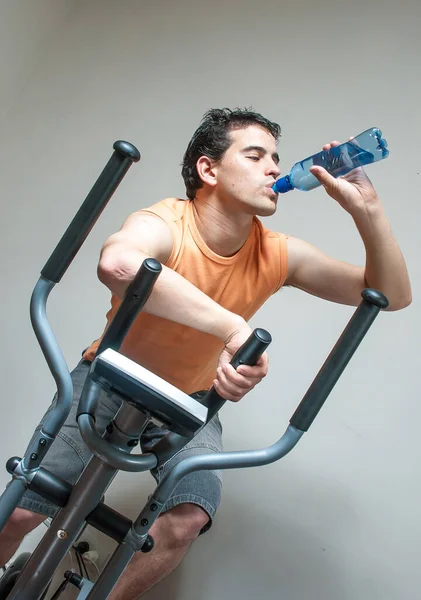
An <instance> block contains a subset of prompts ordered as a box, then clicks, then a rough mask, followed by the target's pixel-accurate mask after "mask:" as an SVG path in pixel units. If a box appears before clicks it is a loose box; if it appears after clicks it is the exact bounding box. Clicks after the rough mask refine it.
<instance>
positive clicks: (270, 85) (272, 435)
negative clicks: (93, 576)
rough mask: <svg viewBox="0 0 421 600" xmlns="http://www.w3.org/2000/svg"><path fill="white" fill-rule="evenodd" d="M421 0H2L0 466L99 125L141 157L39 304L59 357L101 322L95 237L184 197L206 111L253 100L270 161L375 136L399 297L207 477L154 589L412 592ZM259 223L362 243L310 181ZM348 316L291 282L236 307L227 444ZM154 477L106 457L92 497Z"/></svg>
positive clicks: (270, 595)
mask: <svg viewBox="0 0 421 600" xmlns="http://www.w3.org/2000/svg"><path fill="white" fill-rule="evenodd" d="M420 18H421V5H420V4H419V2H418V1H417V0H403V1H402V2H401V3H400V4H399V6H398V5H397V4H396V3H395V2H392V1H391V0H368V1H367V0H365V1H363V0H355V1H354V2H352V3H349V2H345V1H344V0H338V1H336V2H333V0H321V1H320V2H318V3H314V2H311V1H310V0H303V1H302V2H300V3H296V2H293V1H292V0H284V1H283V2H276V1H275V0H262V1H261V2H259V3H255V2H251V1H249V0H243V1H239V0H238V1H236V2H228V3H226V2H223V1H222V0H214V1H213V2H212V3H209V2H204V1H203V0H195V1H193V0H180V1H179V2H178V3H171V2H169V1H168V0H156V1H155V2H154V3H150V2H148V3H147V2H143V1H136V0H122V1H120V2H112V1H111V0H102V1H99V0H87V1H85V2H80V1H78V0H73V1H72V0H67V1H66V0H55V1H53V0H38V2H33V1H31V0H15V1H14V2H11V1H10V0H9V1H8V0H1V1H0V49H1V52H0V81H1V86H0V119H1V121H0V140H1V142H0V189H1V195H0V203H1V220H0V245H1V281H2V310H1V314H0V329H1V331H2V341H3V343H2V349H1V363H0V365H1V366H0V369H1V380H2V401H1V402H2V404H1V405H2V420H3V428H2V432H1V433H2V434H1V437H0V449H1V457H2V459H1V460H2V461H3V463H4V462H5V461H6V460H7V458H9V457H10V456H13V455H16V454H21V453H22V452H23V449H24V447H25V444H26V442H27V441H28V439H29V436H30V435H31V433H32V431H33V429H34V426H35V425H36V423H37V422H38V419H39V418H40V417H41V415H42V414H43V412H44V410H45V408H46V407H47V406H48V404H49V402H50V400H51V397H52V395H53V393H54V382H53V380H52V378H51V376H50V373H49V371H48V368H47V366H46V364H45V361H44V359H43V357H42V354H41V352H40V350H39V348H38V345H37V342H36V340H35V336H34V334H33V332H32V329H31V325H30V321H29V299H30V294H31V292H32V289H33V287H34V285H35V283H36V281H37V278H38V276H39V272H40V269H41V268H42V266H43V265H44V263H45V261H46V259H47V258H48V256H49V255H50V253H51V251H52V250H53V248H54V247H55V244H56V243H57V241H58V239H59V238H60V236H61V235H62V233H63V232H64V230H65V228H66V227H67V225H68V223H69V222H70V220H71V219H72V217H73V215H74V214H75V212H76V210H77V209H78V208H79V206H80V204H81V203H82V201H83V199H84V198H85V196H86V194H87V193H88V191H89V189H90V187H91V186H92V184H93V182H94V181H95V179H96V177H97V176H98V174H99V172H100V171H101V170H102V168H103V166H104V165H105V163H106V161H107V160H108V158H109V156H110V154H111V152H112V144H113V142H114V141H115V140H116V139H128V140H130V141H131V142H133V143H134V144H135V145H137V147H138V148H139V150H140V151H141V153H142V155H143V159H142V161H141V163H140V164H138V165H136V166H134V167H132V169H131V170H130V172H129V174H128V176H127V177H126V179H125V180H124V181H123V183H122V185H121V187H120V188H119V190H118V192H117V194H116V195H115V196H114V198H113V200H112V202H111V203H110V204H109V206H108V207H107V209H106V211H105V213H104V214H103V216H102V218H101V219H100V221H99V222H98V224H97V226H96V227H95V228H94V230H93V231H92V233H91V235H90V236H89V238H88V240H87V242H86V244H85V245H84V246H83V248H82V250H81V252H80V253H79V254H78V256H77V257H76V259H75V261H74V263H73V264H72V266H71V268H70V269H69V271H68V273H67V275H66V277H65V278H64V279H63V281H62V283H61V284H60V285H59V286H57V289H56V290H55V291H54V292H53V294H52V296H51V299H50V303H49V316H50V320H51V323H52V325H53V328H54V331H55V333H56V335H57V338H58V340H59V343H60V345H61V347H62V349H63V352H64V354H65V356H66V358H67V360H68V364H69V366H70V367H71V368H73V366H75V364H76V363H77V361H78V360H79V356H80V352H81V350H82V349H83V348H84V347H85V346H86V345H88V344H89V343H90V341H91V340H92V339H94V338H95V337H97V336H98V335H99V334H100V333H101V332H102V329H103V326H104V323H105V312H106V311H107V309H108V306H109V294H108V292H107V290H106V289H105V288H104V287H103V286H102V285H101V284H100V283H99V281H98V280H97V279H96V265H97V260H98V254H99V250H100V247H101V244H102V242H103V241H104V239H105V238H106V237H107V236H108V235H109V234H110V233H112V232H113V231H115V230H116V229H117V228H119V227H120V225H121V223H122V221H123V220H124V218H125V217H126V216H127V215H128V214H129V213H130V212H132V211H134V210H137V209H138V208H140V207H143V206H147V205H149V204H152V203H154V202H156V201H158V200H160V199H161V198H163V197H166V196H177V195H180V196H184V188H183V184H182V179H181V177H180V166H179V165H180V162H181V159H182V155H183V152H184V149H185V147H186V144H187V143H188V140H189V139H190V136H191V134H192V133H193V131H194V129H195V128H196V126H197V124H198V122H199V120H200V118H201V116H202V115H203V113H204V112H205V111H206V110H207V109H208V108H210V107H216V106H219V107H220V106H229V107H234V106H237V105H240V106H245V105H252V106H253V107H254V108H255V109H256V110H258V111H259V112H262V113H263V114H265V115H267V116H268V117H269V118H272V119H273V120H276V121H278V122H279V123H280V124H281V125H282V131H283V137H282V139H281V143H280V148H279V151H280V155H281V164H282V168H283V171H284V172H286V171H288V169H289V168H290V166H291V165H292V164H293V163H294V162H295V161H297V160H299V159H301V158H303V157H304V156H307V155H309V154H311V153H313V152H315V151H317V149H319V148H321V146H322V144H324V143H326V142H329V141H330V140H332V139H339V140H345V139H347V137H348V136H350V135H355V134H357V133H359V132H360V131H362V130H363V129H365V128H367V127H371V126H378V127H380V128H381V129H382V130H383V132H384V135H385V137H386V138H387V140H388V142H389V146H390V149H391V154H390V157H389V158H388V159H387V161H384V162H382V163H379V164H377V165H372V166H371V167H369V170H368V174H369V176H370V177H371V178H372V181H373V183H374V184H375V186H376V188H377V190H378V192H379V194H380V196H381V198H382V201H383V203H384V205H385V208H386V211H387V214H388V216H389V218H390V220H391V222H392V226H393V229H394V232H395V234H396V236H397V238H398V240H399V241H400V244H401V247H402V249H403V252H404V255H405V257H406V260H407V263H408V268H409V271H410V276H411V281H412V286H413V296H414V301H413V303H412V305H411V306H410V307H409V308H407V309H406V310H404V311H400V312H396V313H388V314H382V315H380V316H379V318H378V319H377V321H376V323H375V325H374V326H373V328H372V330H371V331H370V333H369V335H368V336H367V338H366V340H365V341H364V343H363V345H362V346H361V347H360V349H359V351H358V353H357V354H356V356H355V357H354V358H353V360H352V361H351V363H350V365H349V367H348V369H347V370H346V372H345V374H344V375H343V377H342V378H341V380H340V381H339V383H338V384H337V386H336V388H335V390H334V391H333V393H332V394H331V397H330V399H329V401H328V403H327V404H326V406H325V407H324V408H323V411H322V413H321V414H320V417H319V419H318V420H317V421H316V422H315V424H314V425H313V427H312V429H311V430H310V432H309V433H308V434H307V435H306V436H305V437H304V438H303V440H302V442H301V443H300V445H299V446H298V447H297V449H296V450H295V451H294V452H293V453H292V454H291V455H289V456H288V457H287V458H285V459H284V460H283V461H282V462H279V463H277V464H275V465H272V466H270V467H265V468H260V469H255V470H248V471H232V472H229V473H226V474H225V489H224V497H223V501H222V505H221V507H220V510H219V513H218V518H217V520H216V522H215V524H214V527H213V528H212V530H211V532H209V534H208V535H206V536H203V538H201V539H199V540H198V541H197V542H196V543H195V545H194V549H193V550H192V551H191V552H190V553H189V555H188V557H187V559H186V560H185V562H184V563H183V565H182V566H181V567H180V568H179V569H178V570H177V571H176V572H175V573H174V574H173V575H172V576H171V577H170V578H169V579H168V580H167V581H166V582H164V583H163V584H161V585H160V586H159V587H157V588H156V589H155V590H152V591H151V592H150V593H149V594H148V595H147V597H148V599H150V600H155V599H158V598H161V597H165V598H167V597H171V598H177V599H180V600H181V599H184V600H193V599H194V600H199V599H200V600H214V599H215V598H232V599H237V598H238V599H239V598H255V597H256V596H259V597H262V598H265V599H267V600H275V599H278V598H283V599H285V600H303V599H304V598H306V599H307V598H309V599H310V598H311V599H312V600H319V599H320V600H321V599H326V598H329V599H331V600H337V599H338V598H341V599H342V600H355V598H359V599H360V600H373V599H374V598H382V600H396V598H405V599H406V600H415V599H418V598H419V591H418V590H419V581H418V571H419V565H418V563H419V539H420V534H421V528H420V522H421V520H420V517H421V514H420V512H421V511H420V506H421V503H420V487H421V486H420V476H419V458H420V442H419V433H418V432H419V427H418V420H419V419H420V417H421V409H420V405H419V397H418V390H419V384H418V371H419V362H418V348H419V343H418V342H419V323H420V320H419V300H418V298H419V290H420V283H421V273H420V263H419V249H420V244H419V231H418V229H419V223H420V216H421V212H420V199H419V186H420V168H421V166H420V150H419V139H420V134H421V120H420V114H419V107H420V104H421V87H420V81H421V77H420V75H421V69H420V55H421V43H420V22H421V21H420ZM265 225H267V226H269V227H271V228H272V229H275V230H280V231H284V232H287V233H291V234H292V235H296V236H298V237H302V238H304V239H306V240H308V241H310V242H312V243H314V244H316V245H318V246H320V247H321V248H322V249H323V250H324V251H326V252H328V253H330V254H332V255H334V256H336V257H337V258H340V259H343V260H348V261H350V262H355V263H360V264H363V262H364V248H363V245H362V243H361V240H360V239H359V236H358V232H357V230H356V228H355V226H354V224H353V222H352V220H351V219H350V217H349V216H348V215H347V214H346V213H345V212H344V211H343V210H342V209H341V208H340V207H339V206H338V205H336V204H335V202H334V201H333V200H332V199H331V198H329V197H328V196H327V195H326V194H325V193H324V192H323V191H322V190H320V189H318V190H315V191H313V192H311V193H309V194H304V193H299V192H296V193H294V192H293V193H291V194H288V195H286V196H285V197H284V198H282V199H281V202H280V204H279V209H278V212H277V214H276V215H275V216H273V217H271V218H270V219H268V220H266V221H265ZM352 313H353V309H352V308H350V307H343V306H339V305H334V304H331V303H328V302H324V301H322V300H319V299H317V298H313V297H311V296H308V295H305V294H304V293H300V292H298V291H295V290H291V289H287V290H284V291H281V293H279V294H278V295H277V296H276V297H274V298H272V299H271V300H270V301H269V302H268V303H267V305H266V306H265V307H264V308H263V309H262V310H261V311H260V313H259V314H258V315H257V316H256V317H255V318H254V319H253V324H254V325H256V326H262V327H265V328H267V329H269V330H270V331H271V332H272V334H273V338H274V342H273V344H272V346H271V349H270V359H271V371H270V374H269V376H268V377H267V378H266V379H265V381H264V382H263V383H262V384H261V385H260V386H259V387H258V389H256V390H255V391H254V392H253V393H251V394H250V395H249V396H248V397H247V398H246V399H245V400H244V401H243V402H242V403H241V405H238V406H234V405H230V406H227V407H226V409H225V410H224V411H223V415H222V420H223V424H224V431H225V447H226V449H227V450H230V449H232V450H234V449H245V448H258V447H262V446H266V445H269V444H270V443H272V442H274V441H275V440H276V439H278V438H279V437H280V435H281V433H282V432H283V431H284V429H285V427H286V425H287V423H288V419H289V417H290V415H291V414H292V412H293V410H294V409H295V406H296V405H297V404H298V402H299V401H300V399H301V397H302V396H303V394H304V393H305V391H306V389H307V387H308V386H309V384H310V383H311V381H312V379H313V377H314V375H315V373H316V372H317V370H318V369H319V367H320V366H321V364H322V362H323V361H324V359H325V357H326V356H327V354H328V353H329V351H330V349H331V347H332V346H333V344H334V343H335V341H336V339H337V338H338V337H339V335H340V333H341V332H342V330H343V328H344V327H345V325H346V323H347V322H348V319H349V318H350V317H351V315H352ZM7 481H9V476H8V474H7V473H6V471H5V470H4V469H3V471H2V472H1V481H0V483H1V486H2V487H4V485H5V484H6V483H7ZM152 488H153V482H152V479H151V478H150V476H149V475H147V474H145V475H142V476H141V477H134V476H133V475H125V474H120V475H119V476H118V477H117V479H116V481H115V482H114V483H113V486H112V488H111V490H110V493H109V495H108V501H109V503H110V504H111V505H112V506H114V507H115V508H117V509H118V510H120V511H123V512H126V514H128V515H129V516H135V515H136V514H137V511H138V509H139V506H140V505H141V504H142V503H143V502H144V501H145V499H146V497H147V495H148V494H149V493H150V491H151V490H152ZM43 531H44V529H43V526H41V527H40V528H39V529H38V530H37V531H36V532H34V533H33V534H31V535H29V536H28V537H27V539H26V540H25V542H24V546H25V547H27V548H32V547H34V545H35V543H36V540H37V539H38V538H39V536H40V535H41V534H42V533H43ZM111 547H112V546H111V545H110V549H111Z"/></svg>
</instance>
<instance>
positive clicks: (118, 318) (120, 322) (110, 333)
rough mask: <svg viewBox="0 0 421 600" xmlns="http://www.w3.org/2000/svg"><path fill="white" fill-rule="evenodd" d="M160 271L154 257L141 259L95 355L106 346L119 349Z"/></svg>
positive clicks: (160, 267) (160, 266) (159, 264)
mask: <svg viewBox="0 0 421 600" xmlns="http://www.w3.org/2000/svg"><path fill="white" fill-rule="evenodd" d="M161 271H162V265H161V263H160V262H158V261H157V260H155V259H154V258H146V259H145V260H144V261H143V263H142V264H141V266H140V268H139V270H138V272H137V273H136V275H135V277H134V279H133V281H132V282H131V283H130V285H129V287H128V288H127V290H126V293H125V294H124V298H123V301H122V302H121V304H120V306H119V307H118V310H117V312H116V314H115V315H114V318H113V320H112V321H111V323H110V325H109V327H108V329H107V331H106V332H105V334H104V337H103V338H102V340H101V342H100V344H99V346H98V350H97V352H96V354H97V355H98V354H100V353H101V352H103V351H104V350H105V349H106V348H112V349H113V350H119V349H120V346H121V344H122V343H123V340H124V338H125V337H126V335H127V333H128V331H129V329H130V327H131V325H132V323H133V321H134V320H135V318H136V317H137V315H138V314H139V312H140V311H141V309H142V308H143V306H144V305H145V303H146V302H147V300H148V298H149V296H150V295H151V292H152V288H153V286H154V284H155V281H156V279H157V277H158V276H159V274H160V273H161Z"/></svg>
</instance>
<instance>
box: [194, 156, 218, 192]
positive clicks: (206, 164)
mask: <svg viewBox="0 0 421 600" xmlns="http://www.w3.org/2000/svg"><path fill="white" fill-rule="evenodd" d="M196 169H197V173H198V175H199V177H200V179H201V180H202V181H203V183H206V184H207V185H210V186H212V187H213V186H215V185H216V176H217V167H216V165H215V163H214V162H213V161H212V160H211V159H210V158H209V157H208V156H201V157H200V158H199V159H198V161H197V163H196Z"/></svg>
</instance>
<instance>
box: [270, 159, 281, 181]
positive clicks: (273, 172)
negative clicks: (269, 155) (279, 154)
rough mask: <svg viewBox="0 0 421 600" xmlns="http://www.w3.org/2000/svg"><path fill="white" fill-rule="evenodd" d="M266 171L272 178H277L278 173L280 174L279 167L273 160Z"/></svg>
mask: <svg viewBox="0 0 421 600" xmlns="http://www.w3.org/2000/svg"><path fill="white" fill-rule="evenodd" d="M267 173H268V175H272V177H273V178H274V179H277V178H278V177H279V175H280V174H281V169H280V167H279V165H278V164H277V163H276V162H275V161H274V160H271V161H270V164H269V166H268V171H267Z"/></svg>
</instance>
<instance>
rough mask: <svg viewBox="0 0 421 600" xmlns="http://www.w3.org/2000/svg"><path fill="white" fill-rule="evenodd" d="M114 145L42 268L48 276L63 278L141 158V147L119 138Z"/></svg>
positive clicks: (44, 274) (55, 279) (44, 275)
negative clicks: (127, 174) (93, 228)
mask: <svg viewBox="0 0 421 600" xmlns="http://www.w3.org/2000/svg"><path fill="white" fill-rule="evenodd" d="M113 148H114V153H113V154H112V156H111V158H110V160H109V161H108V163H107V164H106V166H105V167H104V169H103V171H102V173H101V174H100V176H99V177H98V179H97V180H96V182H95V183H94V185H93V187H92V189H91V191H90V192H89V194H88V195H87V197H86V199H85V200H84V202H83V204H82V206H81V207H80V208H79V210H78V212H77V213H76V215H75V216H74V218H73V220H72V222H71V223H70V225H69V226H68V228H67V230H66V232H65V233H64V235H63V237H62V238H61V240H60V241H59V243H58V244H57V246H56V248H55V250H54V252H53V253H52V254H51V256H50V258H49V259H48V261H47V262H46V264H45V266H44V268H43V269H42V271H41V275H42V276H43V277H44V278H45V279H48V280H49V281H53V282H54V283H58V282H59V281H60V279H61V278H62V277H63V275H64V273H65V272H66V270H67V269H68V267H69V265H70V263H71V262H72V260H73V259H74V257H75V256H76V254H77V252H78V251H79V249H80V247H81V246H82V244H83V242H84V241H85V239H86V238H87V236H88V235H89V232H90V231H91V229H92V227H93V226H94V225H95V223H96V221H97V220H98V218H99V216H100V215H101V213H102V211H103V210H104V208H105V207H106V205H107V204H108V202H109V200H110V198H111V196H112V195H113V194H114V192H115V190H116V189H117V187H118V186H119V184H120V183H121V181H122V179H123V177H124V175H125V174H126V173H127V171H128V169H129V167H130V166H131V165H132V163H134V162H138V161H139V160H140V154H139V151H138V149H137V148H135V146H133V145H132V144H130V143H129V142H124V141H117V142H115V143H114V145H113Z"/></svg>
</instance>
